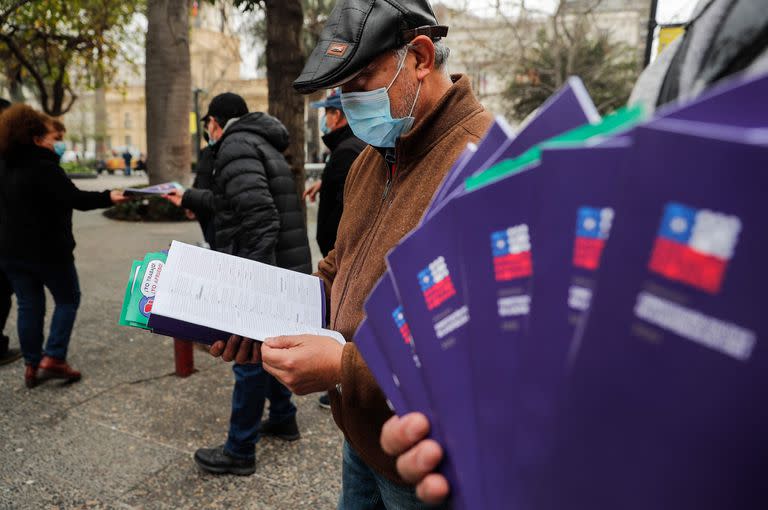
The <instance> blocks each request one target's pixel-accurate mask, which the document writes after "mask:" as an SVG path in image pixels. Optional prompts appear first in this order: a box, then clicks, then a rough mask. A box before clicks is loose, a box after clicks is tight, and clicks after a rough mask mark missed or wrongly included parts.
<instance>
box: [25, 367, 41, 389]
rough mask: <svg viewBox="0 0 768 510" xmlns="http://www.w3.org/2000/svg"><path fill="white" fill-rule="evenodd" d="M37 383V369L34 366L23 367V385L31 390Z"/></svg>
mask: <svg viewBox="0 0 768 510" xmlns="http://www.w3.org/2000/svg"><path fill="white" fill-rule="evenodd" d="M37 383H38V380H37V367H36V366H34V365H27V366H26V367H24V384H25V385H26V386H27V388H29V389H32V388H34V387H35V386H37Z"/></svg>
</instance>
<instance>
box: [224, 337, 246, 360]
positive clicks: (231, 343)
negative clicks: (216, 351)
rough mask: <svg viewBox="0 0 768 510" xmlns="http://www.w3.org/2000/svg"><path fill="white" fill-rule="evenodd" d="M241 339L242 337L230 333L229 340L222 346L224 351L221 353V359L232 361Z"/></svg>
mask: <svg viewBox="0 0 768 510" xmlns="http://www.w3.org/2000/svg"><path fill="white" fill-rule="evenodd" d="M242 340H243V337H241V336H237V335H232V336H231V337H229V340H227V346H226V347H225V348H224V353H222V355H221V359H223V360H224V361H232V360H233V359H235V356H236V355H237V351H238V349H239V348H240V342H241V341H242Z"/></svg>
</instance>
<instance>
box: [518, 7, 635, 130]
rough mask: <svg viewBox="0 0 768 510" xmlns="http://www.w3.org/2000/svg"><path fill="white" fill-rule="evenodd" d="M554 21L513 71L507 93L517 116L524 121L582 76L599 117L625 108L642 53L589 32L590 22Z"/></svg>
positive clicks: (599, 33) (606, 35)
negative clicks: (563, 86)
mask: <svg viewBox="0 0 768 510" xmlns="http://www.w3.org/2000/svg"><path fill="white" fill-rule="evenodd" d="M564 23H566V25H563V24H561V23H560V20H557V19H556V20H555V21H554V22H553V27H554V28H552V27H550V28H548V29H544V28H542V29H540V30H539V31H538V33H537V36H536V39H535V42H534V43H533V44H532V45H530V46H528V48H526V51H524V52H523V54H522V55H521V56H520V58H519V60H518V61H517V63H516V64H515V65H514V67H513V68H512V72H511V74H510V77H511V79H510V82H509V85H508V86H507V89H506V91H505V93H504V96H505V99H507V100H508V101H509V103H510V105H511V108H512V112H513V114H514V115H515V116H516V117H517V118H519V119H523V118H525V117H526V116H527V115H528V114H530V113H531V112H533V111H534V110H535V109H536V108H538V107H539V106H540V105H541V104H542V103H543V102H544V101H546V100H547V98H549V96H551V95H552V94H553V93H554V92H555V91H556V90H557V89H559V88H560V87H561V86H562V85H563V84H564V83H565V81H566V80H567V79H568V77H569V76H578V77H580V78H581V79H582V81H583V82H584V85H585V86H586V87H587V90H588V91H589V93H590V95H591V97H592V100H593V101H594V102H595V106H597V109H598V111H600V113H607V112H610V111H613V110H615V109H616V108H618V107H620V106H623V105H624V104H625V103H626V101H627V99H628V98H629V94H630V92H631V91H632V86H633V84H634V82H635V80H636V79H637V76H638V74H639V71H640V67H639V61H638V53H637V50H635V49H632V48H630V47H629V46H627V45H626V44H623V43H617V42H614V41H612V40H611V38H610V36H609V34H607V33H604V32H599V31H595V30H590V26H589V23H588V21H587V19H581V20H575V21H573V20H572V22H571V24H570V26H568V25H567V23H568V22H567V21H566V22H564Z"/></svg>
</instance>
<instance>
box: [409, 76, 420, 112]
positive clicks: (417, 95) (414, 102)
mask: <svg viewBox="0 0 768 510" xmlns="http://www.w3.org/2000/svg"><path fill="white" fill-rule="evenodd" d="M419 92H421V80H419V87H418V88H417V89H416V99H414V100H413V104H412V105H411V111H410V112H408V116H409V117H411V116H413V110H415V109H416V103H418V102H419Z"/></svg>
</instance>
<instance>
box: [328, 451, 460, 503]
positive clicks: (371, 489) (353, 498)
mask: <svg viewBox="0 0 768 510" xmlns="http://www.w3.org/2000/svg"><path fill="white" fill-rule="evenodd" d="M427 508H430V509H435V510H437V509H440V510H449V509H450V508H451V507H450V504H448V503H446V504H443V505H437V506H435V505H427V504H426V503H423V502H422V501H421V500H419V499H418V498H417V497H416V492H415V489H414V488H413V487H408V486H402V485H397V484H395V483H393V482H390V481H389V480H387V479H386V478H384V477H383V476H381V475H379V474H378V473H376V472H375V471H374V470H372V469H371V468H369V467H368V466H367V465H366V464H365V463H364V462H363V460H362V459H361V458H360V457H358V455H357V453H355V451H354V450H353V449H352V447H351V446H350V445H349V443H347V442H346V441H344V460H343V466H342V471H341V495H340V496H339V505H338V506H337V509H336V510H386V509H390V510H422V509H427Z"/></svg>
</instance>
